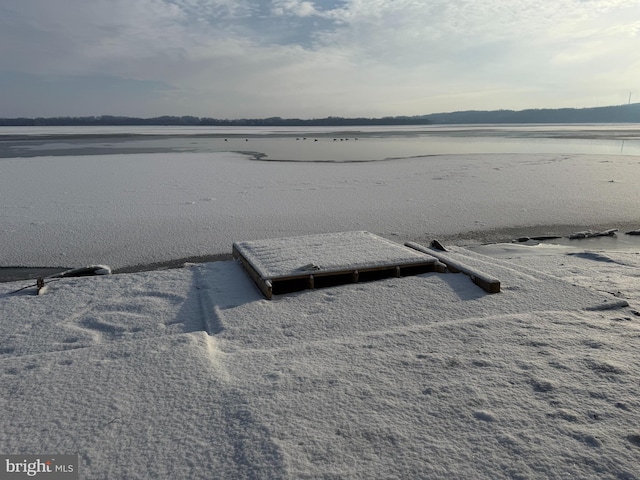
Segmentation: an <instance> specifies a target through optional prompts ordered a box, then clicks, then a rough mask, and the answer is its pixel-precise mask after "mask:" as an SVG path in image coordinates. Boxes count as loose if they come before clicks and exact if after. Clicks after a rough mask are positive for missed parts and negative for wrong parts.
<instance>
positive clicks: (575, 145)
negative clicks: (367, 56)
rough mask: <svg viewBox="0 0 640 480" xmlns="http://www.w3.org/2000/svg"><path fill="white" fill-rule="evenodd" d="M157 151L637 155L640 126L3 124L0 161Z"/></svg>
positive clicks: (327, 155)
mask: <svg viewBox="0 0 640 480" xmlns="http://www.w3.org/2000/svg"><path fill="white" fill-rule="evenodd" d="M159 152H176V153H180V152H191V153H202V152H247V153H252V154H255V155H256V157H257V158H260V159H263V160H271V161H307V162H314V161H320V162H353V161H379V160H386V159H394V158H406V157H416V156H429V155H450V154H472V153H570V154H602V155H640V125H638V124H616V125H609V124H607V125H603V124H588V125H508V126H504V125H453V126H451V125H447V126H442V125H428V126H401V127H398V126H390V127H379V126H378V127H315V128H311V127H309V128H307V127H305V128H302V127H272V128H267V127H242V128H241V127H0V158H13V157H33V156H45V155H48V156H67V155H97V154H101V155H105V154H116V153H159Z"/></svg>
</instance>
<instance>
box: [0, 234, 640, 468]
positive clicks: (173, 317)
mask: <svg viewBox="0 0 640 480" xmlns="http://www.w3.org/2000/svg"><path fill="white" fill-rule="evenodd" d="M533 248H536V247H527V246H516V245H505V246H500V245H497V246H493V247H485V249H489V251H488V252H485V253H492V252H491V250H493V251H495V253H496V254H497V255H496V257H488V256H485V255H482V254H479V253H477V252H472V251H470V250H467V249H463V248H460V247H453V248H450V249H449V250H450V251H449V253H448V254H449V255H450V256H452V257H454V258H456V260H457V261H459V262H461V263H466V264H468V265H470V266H475V267H476V268H480V267H481V268H482V270H484V271H486V272H487V273H488V274H490V275H492V276H495V277H497V278H500V280H501V281H502V285H503V289H502V292H501V293H499V294H495V295H490V294H487V293H485V292H483V291H482V290H481V289H480V288H479V287H477V286H476V285H474V284H473V283H472V282H471V280H470V279H469V278H468V277H467V276H465V275H463V274H440V273H430V274H423V275H419V276H414V277H404V278H391V279H386V280H381V281H377V282H370V283H365V284H350V285H344V286H340V287H333V288H326V289H318V290H307V291H304V292H301V293H297V294H289V295H282V296H277V297H274V300H272V301H267V300H265V299H263V297H262V295H261V293H260V292H259V291H258V290H257V288H256V287H255V286H254V285H253V283H252V281H251V280H250V279H249V277H248V276H247V275H246V273H245V272H244V271H243V269H242V267H241V265H240V264H238V263H236V262H234V261H225V262H213V263H205V264H195V265H188V266H185V267H184V268H182V269H174V270H166V271H156V272H143V273H135V274H123V275H107V276H99V277H82V278H65V279H62V280H59V281H57V282H55V283H54V282H52V283H50V284H49V291H48V292H47V293H46V294H45V295H42V296H34V295H33V292H32V291H30V290H25V291H23V292H20V294H15V295H6V292H9V291H11V290H14V289H15V287H16V286H20V285H22V284H23V283H24V282H15V283H7V284H0V292H2V293H0V295H1V296H0V302H1V303H2V322H0V338H2V355H1V357H0V388H1V389H2V390H1V391H2V392H3V394H2V395H0V406H1V408H0V420H1V422H2V425H3V429H2V431H1V432H0V445H1V450H2V451H4V452H11V453H31V452H58V453H77V454H79V457H80V468H81V478H212V477H215V478H434V477H435V478H444V477H453V478H487V479H489V478H540V477H549V478H563V477H566V478H593V479H596V478H598V479H599V478H637V472H638V471H639V467H640V461H639V460H638V459H639V458H640V456H639V453H640V450H639V449H640V442H639V439H640V429H638V425H640V401H639V400H638V399H639V398H640V381H639V380H640V363H639V362H638V357H637V351H638V348H639V347H640V316H639V315H640V312H639V309H640V288H639V287H638V285H639V284H638V275H639V274H638V271H639V268H640V255H638V254H637V253H629V252H606V253H593V252H591V253H589V252H582V253H580V254H578V253H579V252H577V251H575V250H573V251H571V252H567V250H564V251H556V252H555V253H551V252H548V253H547V254H546V255H531V254H530V250H531V249H533ZM569 253H572V254H569ZM626 305H629V306H626Z"/></svg>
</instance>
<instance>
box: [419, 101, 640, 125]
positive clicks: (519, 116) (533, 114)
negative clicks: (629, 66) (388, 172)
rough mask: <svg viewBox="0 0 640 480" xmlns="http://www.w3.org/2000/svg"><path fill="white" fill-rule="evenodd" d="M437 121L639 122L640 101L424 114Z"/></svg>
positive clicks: (447, 122)
mask: <svg viewBox="0 0 640 480" xmlns="http://www.w3.org/2000/svg"><path fill="white" fill-rule="evenodd" d="M423 118H427V119H429V120H430V121H431V122H432V123H436V124H460V123H640V103H632V104H630V105H617V106H609V107H592V108H557V109H552V108H544V109H529V110H519V111H514V110H492V111H478V110H468V111H464V112H450V113H433V114H430V115H424V116H423Z"/></svg>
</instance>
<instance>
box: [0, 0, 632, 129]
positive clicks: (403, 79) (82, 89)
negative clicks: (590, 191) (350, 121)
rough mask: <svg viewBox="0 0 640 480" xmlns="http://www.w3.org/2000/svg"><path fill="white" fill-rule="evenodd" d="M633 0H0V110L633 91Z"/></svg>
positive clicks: (364, 104)
mask: <svg viewBox="0 0 640 480" xmlns="http://www.w3.org/2000/svg"><path fill="white" fill-rule="evenodd" d="M639 42H640V0H482V1H479V0H55V1H51V0H0V96H1V97H0V117H17V116H27V117H34V116H85V115H127V116H139V117H152V116H158V115H194V116H200V117H213V118H264V117H272V116H280V117H299V118H321V117H326V116H332V115H334V116H346V117H356V116H364V117H380V116H388V115H391V116H395V115H423V114H428V113H436V112H448V111H457V110H494V109H514V110H520V109H526V108H557V107H575V108H580V107H592V106H603V105H619V104H626V103H627V102H628V101H629V98H630V95H631V101H632V102H634V101H640V80H639V79H640V51H639V50H638V45H639V44H640V43H639Z"/></svg>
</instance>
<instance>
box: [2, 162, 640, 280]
mask: <svg viewBox="0 0 640 480" xmlns="http://www.w3.org/2000/svg"><path fill="white" fill-rule="evenodd" d="M638 158H639V157H633V156H601V155H592V156H589V155H565V154H562V155H555V154H531V155H505V154H502V155H488V154H484V155H442V156H433V157H420V158H405V159H396V160H390V161H382V162H380V161H379V162H366V163H330V164H327V163H321V164H319V163H304V162H299V163H296V162H287V163H280V162H260V161H253V160H250V159H249V157H247V156H245V155H241V154H234V153H184V154H175V153H163V154H138V155H125V154H122V155H92V156H91V155H90V156H69V157H33V158H10V159H2V160H1V165H2V175H0V221H1V222H2V227H3V228H2V232H1V235H2V237H1V238H2V241H0V266H62V267H75V266H83V265H87V264H96V263H103V264H106V265H110V266H111V267H113V268H116V269H117V268H120V267H125V266H131V265H137V264H149V263H154V262H159V261H166V260H171V259H179V258H187V257H198V256H207V255H212V254H220V253H231V245H232V243H233V242H236V241H245V240H258V239H264V238H279V237H285V236H292V235H308V234H318V233H330V232H340V231H355V230H367V231H370V232H372V233H375V234H378V235H381V236H383V237H386V238H391V239H394V240H399V241H400V242H403V241H407V240H413V241H425V240H431V239H432V238H434V237H437V238H442V237H447V236H449V237H452V236H454V235H459V234H466V233H468V232H472V233H471V235H473V232H475V231H482V230H487V229H491V228H504V227H528V226H533V227H535V226H540V225H573V226H583V227H585V226H587V227H590V226H592V225H594V224H601V223H603V222H606V223H607V225H608V226H609V227H608V228H610V227H616V226H617V225H618V223H625V224H629V223H633V222H637V221H638V218H637V211H638V208H637V207H638V205H637V184H638V181H637V177H638V166H639V160H638ZM611 180H614V181H613V182H611ZM636 224H637V223H636ZM578 229H579V228H577V229H576V230H578ZM576 230H574V231H576Z"/></svg>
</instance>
